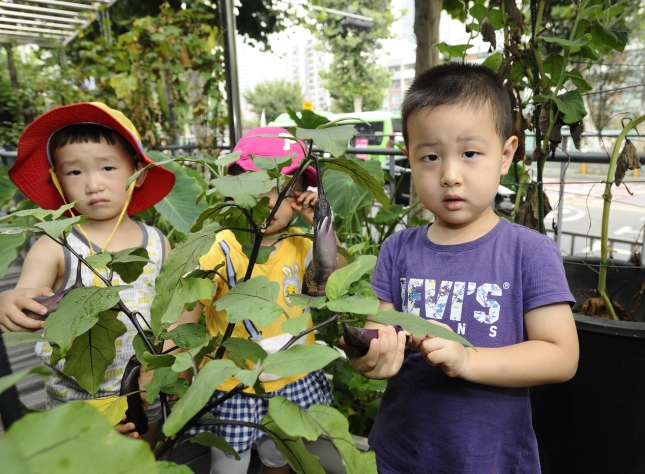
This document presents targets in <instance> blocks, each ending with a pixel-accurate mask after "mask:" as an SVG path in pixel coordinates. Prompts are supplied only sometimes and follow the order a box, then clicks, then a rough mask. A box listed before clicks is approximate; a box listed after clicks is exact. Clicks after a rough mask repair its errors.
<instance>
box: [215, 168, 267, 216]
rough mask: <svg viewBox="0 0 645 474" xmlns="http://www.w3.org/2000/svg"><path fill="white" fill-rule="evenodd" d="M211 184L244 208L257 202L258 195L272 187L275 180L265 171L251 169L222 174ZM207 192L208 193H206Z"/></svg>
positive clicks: (249, 207)
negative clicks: (235, 173)
mask: <svg viewBox="0 0 645 474" xmlns="http://www.w3.org/2000/svg"><path fill="white" fill-rule="evenodd" d="M211 185H212V186H213V188H214V189H215V190H217V192H219V193H220V194H222V195H223V196H227V197H231V198H233V200H234V201H235V202H236V203H237V204H239V205H240V206H242V207H243V208H245V209H251V208H252V207H253V206H255V205H256V204H257V202H258V196H259V195H260V194H262V193H267V192H269V191H271V190H272V189H273V187H274V186H275V182H274V181H273V180H272V179H271V178H270V177H269V175H268V174H267V172H266V171H264V170H261V171H253V172H249V173H244V174H241V175H238V176H232V175H228V176H222V177H221V178H217V179H214V180H212V181H211ZM207 194H208V193H207Z"/></svg>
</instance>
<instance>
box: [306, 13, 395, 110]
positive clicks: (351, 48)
mask: <svg viewBox="0 0 645 474" xmlns="http://www.w3.org/2000/svg"><path fill="white" fill-rule="evenodd" d="M313 3H314V4H316V5H320V6H321V7H327V8H331V9H335V10H340V11H344V12H348V13H354V14H358V15H364V16H367V17H370V18H372V19H373V20H374V22H373V25H372V27H371V28H369V29H365V28H355V27H351V26H345V25H344V24H343V23H344V17H342V16H340V15H338V14H333V13H328V12H327V11H324V10H323V11H320V12H312V13H311V16H312V17H314V18H315V20H316V23H315V24H309V25H306V26H307V27H308V28H309V29H310V30H311V31H312V32H313V34H314V36H315V37H316V38H317V39H318V40H319V41H320V42H321V43H322V45H323V48H324V49H325V50H328V51H330V52H331V53H332V54H333V55H334V60H333V62H332V64H331V66H330V68H329V70H328V71H326V72H322V73H321V74H320V76H321V77H322V79H323V81H324V82H323V84H324V87H325V89H327V90H328V91H329V93H330V94H331V97H332V99H333V104H332V109H334V111H337V112H361V111H362V110H376V109H378V108H380V106H381V104H382V103H383V99H385V93H386V89H387V87H388V86H389V84H390V74H389V72H388V71H387V69H386V68H385V67H383V66H381V65H379V64H378V61H377V58H376V54H375V53H376V51H378V50H379V49H381V48H382V47H383V44H382V40H384V39H388V38H391V37H392V34H391V33H390V26H391V25H392V23H393V22H394V20H395V16H394V14H393V13H392V11H391V2H390V0H364V1H361V2H356V1H352V0H325V1H324V2H318V1H316V2H313Z"/></svg>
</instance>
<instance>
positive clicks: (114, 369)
mask: <svg viewBox="0 0 645 474" xmlns="http://www.w3.org/2000/svg"><path fill="white" fill-rule="evenodd" d="M137 223H138V224H139V226H140V227H141V230H142V232H143V240H142V242H141V247H145V248H146V250H147V251H148V256H149V257H150V260H151V261H152V263H148V264H147V265H146V266H145V267H144V269H143V273H142V274H141V276H140V277H139V278H138V279H137V280H136V281H135V282H133V283H130V285H132V288H130V289H127V290H123V291H121V292H120V293H119V295H120V296H121V299H122V300H123V302H124V303H125V305H126V306H127V307H128V308H129V309H130V310H131V311H133V312H134V311H138V312H139V313H141V315H142V316H143V317H145V319H146V320H147V321H149V319H150V305H151V304H152V299H153V298H154V296H155V290H154V284H155V279H156V278H157V275H159V273H160V271H161V264H162V263H163V260H164V258H165V250H166V247H165V244H164V239H163V235H162V234H161V232H160V231H159V230H158V229H157V228H155V227H150V226H148V225H145V224H142V223H140V222H137ZM67 240H68V242H69V244H70V245H71V247H72V248H73V249H74V250H75V251H76V252H77V253H79V254H80V255H82V256H84V257H86V256H88V255H89V254H90V249H89V247H88V245H87V240H86V239H85V237H84V236H83V235H82V234H81V233H80V232H79V231H78V230H77V229H76V228H74V230H73V231H72V233H71V234H70V235H69V236H68V238H67ZM92 246H93V248H94V252H95V253H99V252H101V248H99V247H97V246H96V245H94V244H92ZM63 252H64V254H65V275H64V278H63V282H64V283H63V285H62V286H61V288H60V289H59V290H58V291H59V292H60V291H62V290H63V289H64V288H69V287H70V286H72V284H73V283H74V282H75V281H76V268H77V263H78V260H77V258H76V257H75V256H74V255H72V254H71V252H70V251H69V250H67V249H66V248H63ZM104 272H105V271H103V272H102V273H104ZM81 275H82V279H83V285H85V286H93V285H94V274H93V273H91V272H90V270H89V269H88V268H87V267H86V266H85V265H83V266H82V268H81ZM112 284H113V285H125V284H126V283H124V282H122V281H121V278H120V277H119V275H118V274H117V273H114V276H113V278H112ZM118 318H119V320H120V321H121V322H122V323H123V324H125V326H126V328H127V331H126V332H125V334H123V335H122V336H121V337H119V338H118V339H117V340H116V343H115V346H116V355H115V357H114V361H113V362H112V364H110V365H109V366H108V367H107V369H106V371H105V375H104V378H103V382H101V385H100V387H99V390H98V392H97V393H96V394H95V395H91V394H90V393H89V392H87V391H86V390H85V389H83V388H82V387H81V386H80V385H78V383H77V382H76V380H75V379H74V378H72V377H67V376H63V375H62V373H63V367H64V364H65V361H64V360H61V361H59V362H58V364H56V366H55V369H56V370H55V372H54V374H53V375H51V376H49V377H47V378H46V383H45V389H46V393H47V407H48V408H53V407H56V406H58V405H61V404H62V403H64V402H68V401H72V400H86V399H89V398H96V397H106V396H112V395H118V393H119V390H120V388H121V378H122V375H123V370H124V369H125V366H126V364H127V363H128V360H130V358H131V357H132V356H133V355H134V348H133V346H132V339H134V337H135V336H136V335H137V331H136V329H135V327H134V325H133V324H132V322H130V320H129V319H128V318H127V316H125V315H124V314H123V313H119V316H118ZM139 323H140V324H141V326H142V327H143V328H147V325H146V324H145V323H144V322H143V321H142V319H141V318H139ZM51 353H52V348H51V346H50V345H49V344H48V343H46V342H44V343H40V342H39V343H38V344H36V354H37V355H38V357H40V358H41V359H42V361H43V362H45V363H46V364H49V362H50V360H51Z"/></svg>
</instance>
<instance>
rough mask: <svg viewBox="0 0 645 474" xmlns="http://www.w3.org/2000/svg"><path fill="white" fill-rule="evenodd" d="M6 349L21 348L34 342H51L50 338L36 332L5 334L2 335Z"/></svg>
mask: <svg viewBox="0 0 645 474" xmlns="http://www.w3.org/2000/svg"><path fill="white" fill-rule="evenodd" d="M2 339H3V340H4V345H5V347H14V346H19V345H20V344H29V343H34V342H50V341H49V339H48V338H46V337H43V336H41V335H40V334H37V333H34V332H5V333H3V334H2Z"/></svg>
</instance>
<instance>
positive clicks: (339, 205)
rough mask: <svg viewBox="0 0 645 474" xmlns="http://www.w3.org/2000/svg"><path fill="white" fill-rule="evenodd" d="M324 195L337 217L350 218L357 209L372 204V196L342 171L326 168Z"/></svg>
mask: <svg viewBox="0 0 645 474" xmlns="http://www.w3.org/2000/svg"><path fill="white" fill-rule="evenodd" d="M323 185H324V186H325V196H326V197H327V201H329V204H330V205H331V208H332V209H333V211H334V214H336V215H337V216H338V217H341V218H343V219H347V218H350V217H352V216H354V215H355V214H356V212H357V211H358V210H359V209H362V208H363V207H366V206H369V205H371V204H372V202H373V200H374V197H373V196H372V194H370V193H369V192H368V191H365V190H364V189H363V188H361V187H360V186H358V185H357V184H356V183H354V181H352V178H351V177H350V176H349V175H347V174H346V173H343V172H342V171H337V170H332V169H328V170H326V171H325V172H324V174H323Z"/></svg>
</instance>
